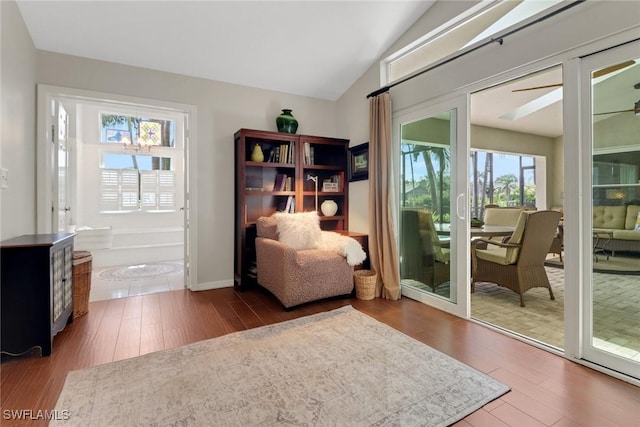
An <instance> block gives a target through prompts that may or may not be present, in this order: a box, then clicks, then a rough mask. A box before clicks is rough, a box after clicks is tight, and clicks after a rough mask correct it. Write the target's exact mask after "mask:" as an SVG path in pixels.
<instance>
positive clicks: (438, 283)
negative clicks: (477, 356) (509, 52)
mask: <svg viewBox="0 0 640 427" xmlns="http://www.w3.org/2000/svg"><path fill="white" fill-rule="evenodd" d="M467 116H468V96H467V95H463V96H459V97H456V98H454V99H451V100H447V101H443V102H438V103H431V104H427V105H425V106H421V107H419V108H416V109H412V110H411V111H408V112H399V113H398V114H396V115H394V118H393V140H394V143H395V144H396V147H397V152H398V153H399V162H398V163H399V167H398V170H399V171H400V179H399V182H400V188H399V191H398V194H399V198H400V200H399V209H398V212H399V214H398V218H399V222H400V224H399V228H398V229H399V231H400V232H399V233H398V246H399V252H400V275H401V287H402V294H403V295H405V296H407V297H409V298H412V299H415V300H418V301H422V302H424V303H426V304H429V305H432V306H434V307H437V308H439V309H442V310H445V311H448V312H452V313H454V314H456V315H458V316H461V317H464V318H468V317H469V300H470V297H469V289H470V288H469V280H470V259H469V258H470V257H469V224H468V221H467V216H468V214H467V210H468V209H467V206H468V202H467V193H468V185H467V183H468V182H469V180H468V170H469V169H468V161H469V160H468V159H469V154H468V153H469V143H468V129H469V127H468V126H469V125H468V120H467Z"/></svg>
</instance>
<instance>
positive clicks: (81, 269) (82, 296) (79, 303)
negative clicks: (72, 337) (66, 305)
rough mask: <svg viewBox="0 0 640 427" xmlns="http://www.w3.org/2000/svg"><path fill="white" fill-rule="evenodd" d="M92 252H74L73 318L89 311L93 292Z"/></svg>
mask: <svg viewBox="0 0 640 427" xmlns="http://www.w3.org/2000/svg"><path fill="white" fill-rule="evenodd" d="M92 259H93V257H92V256H91V252H87V251H75V252H74V253H73V318H74V319H75V318H77V317H80V316H84V315H85V314H87V312H88V311H89V293H91V264H92V262H91V261H92Z"/></svg>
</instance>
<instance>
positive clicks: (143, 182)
mask: <svg viewBox="0 0 640 427" xmlns="http://www.w3.org/2000/svg"><path fill="white" fill-rule="evenodd" d="M157 172H158V171H140V200H141V206H142V210H156V209H158V174H157Z"/></svg>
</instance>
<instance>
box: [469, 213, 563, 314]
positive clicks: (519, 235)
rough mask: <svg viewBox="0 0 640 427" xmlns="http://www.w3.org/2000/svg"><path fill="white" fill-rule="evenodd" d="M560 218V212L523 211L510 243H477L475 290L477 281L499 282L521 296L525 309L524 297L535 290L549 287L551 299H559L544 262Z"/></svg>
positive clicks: (473, 253) (473, 256) (473, 266)
mask: <svg viewBox="0 0 640 427" xmlns="http://www.w3.org/2000/svg"><path fill="white" fill-rule="evenodd" d="M560 217H561V214H560V212H555V211H523V212H522V213H521V214H520V217H519V218H518V222H517V224H516V228H515V230H514V232H513V235H512V236H511V237H510V238H509V240H508V241H507V242H505V243H501V242H496V241H493V240H488V239H478V240H475V241H473V242H472V243H471V270H472V279H471V291H472V292H473V291H475V283H476V282H490V283H495V284H497V285H499V286H502V287H505V288H507V289H510V290H512V291H514V292H515V293H517V294H518V295H520V306H521V307H524V306H525V305H524V298H523V294H524V293H525V292H526V291H528V290H529V289H531V288H536V287H543V288H547V289H549V296H550V297H551V299H552V300H553V299H555V297H554V296H553V291H552V290H551V285H550V284H549V278H548V277H547V273H546V271H545V269H544V260H545V257H546V255H547V253H548V251H549V247H550V246H551V241H552V240H553V238H554V236H555V234H556V229H557V227H558V222H559V221H560ZM481 244H487V245H488V246H487V249H480V248H479V247H478V246H479V245H481Z"/></svg>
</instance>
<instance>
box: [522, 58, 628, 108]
mask: <svg viewBox="0 0 640 427" xmlns="http://www.w3.org/2000/svg"><path fill="white" fill-rule="evenodd" d="M635 63H636V61H633V60H629V61H625V62H621V63H619V64H614V65H611V66H609V67H605V68H602V69H600V70H597V71H594V72H593V78H594V79H597V78H598V77H602V76H606V75H607V74H609V73H613V72H614V71H618V70H622V69H623V68H627V67H630V66H632V65H635ZM550 87H562V83H554V84H550V85H543V86H533V87H525V88H522V89H514V90H512V91H511V92H525V91H529V90H537V89H546V88H550ZM631 111H633V110H631Z"/></svg>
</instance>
